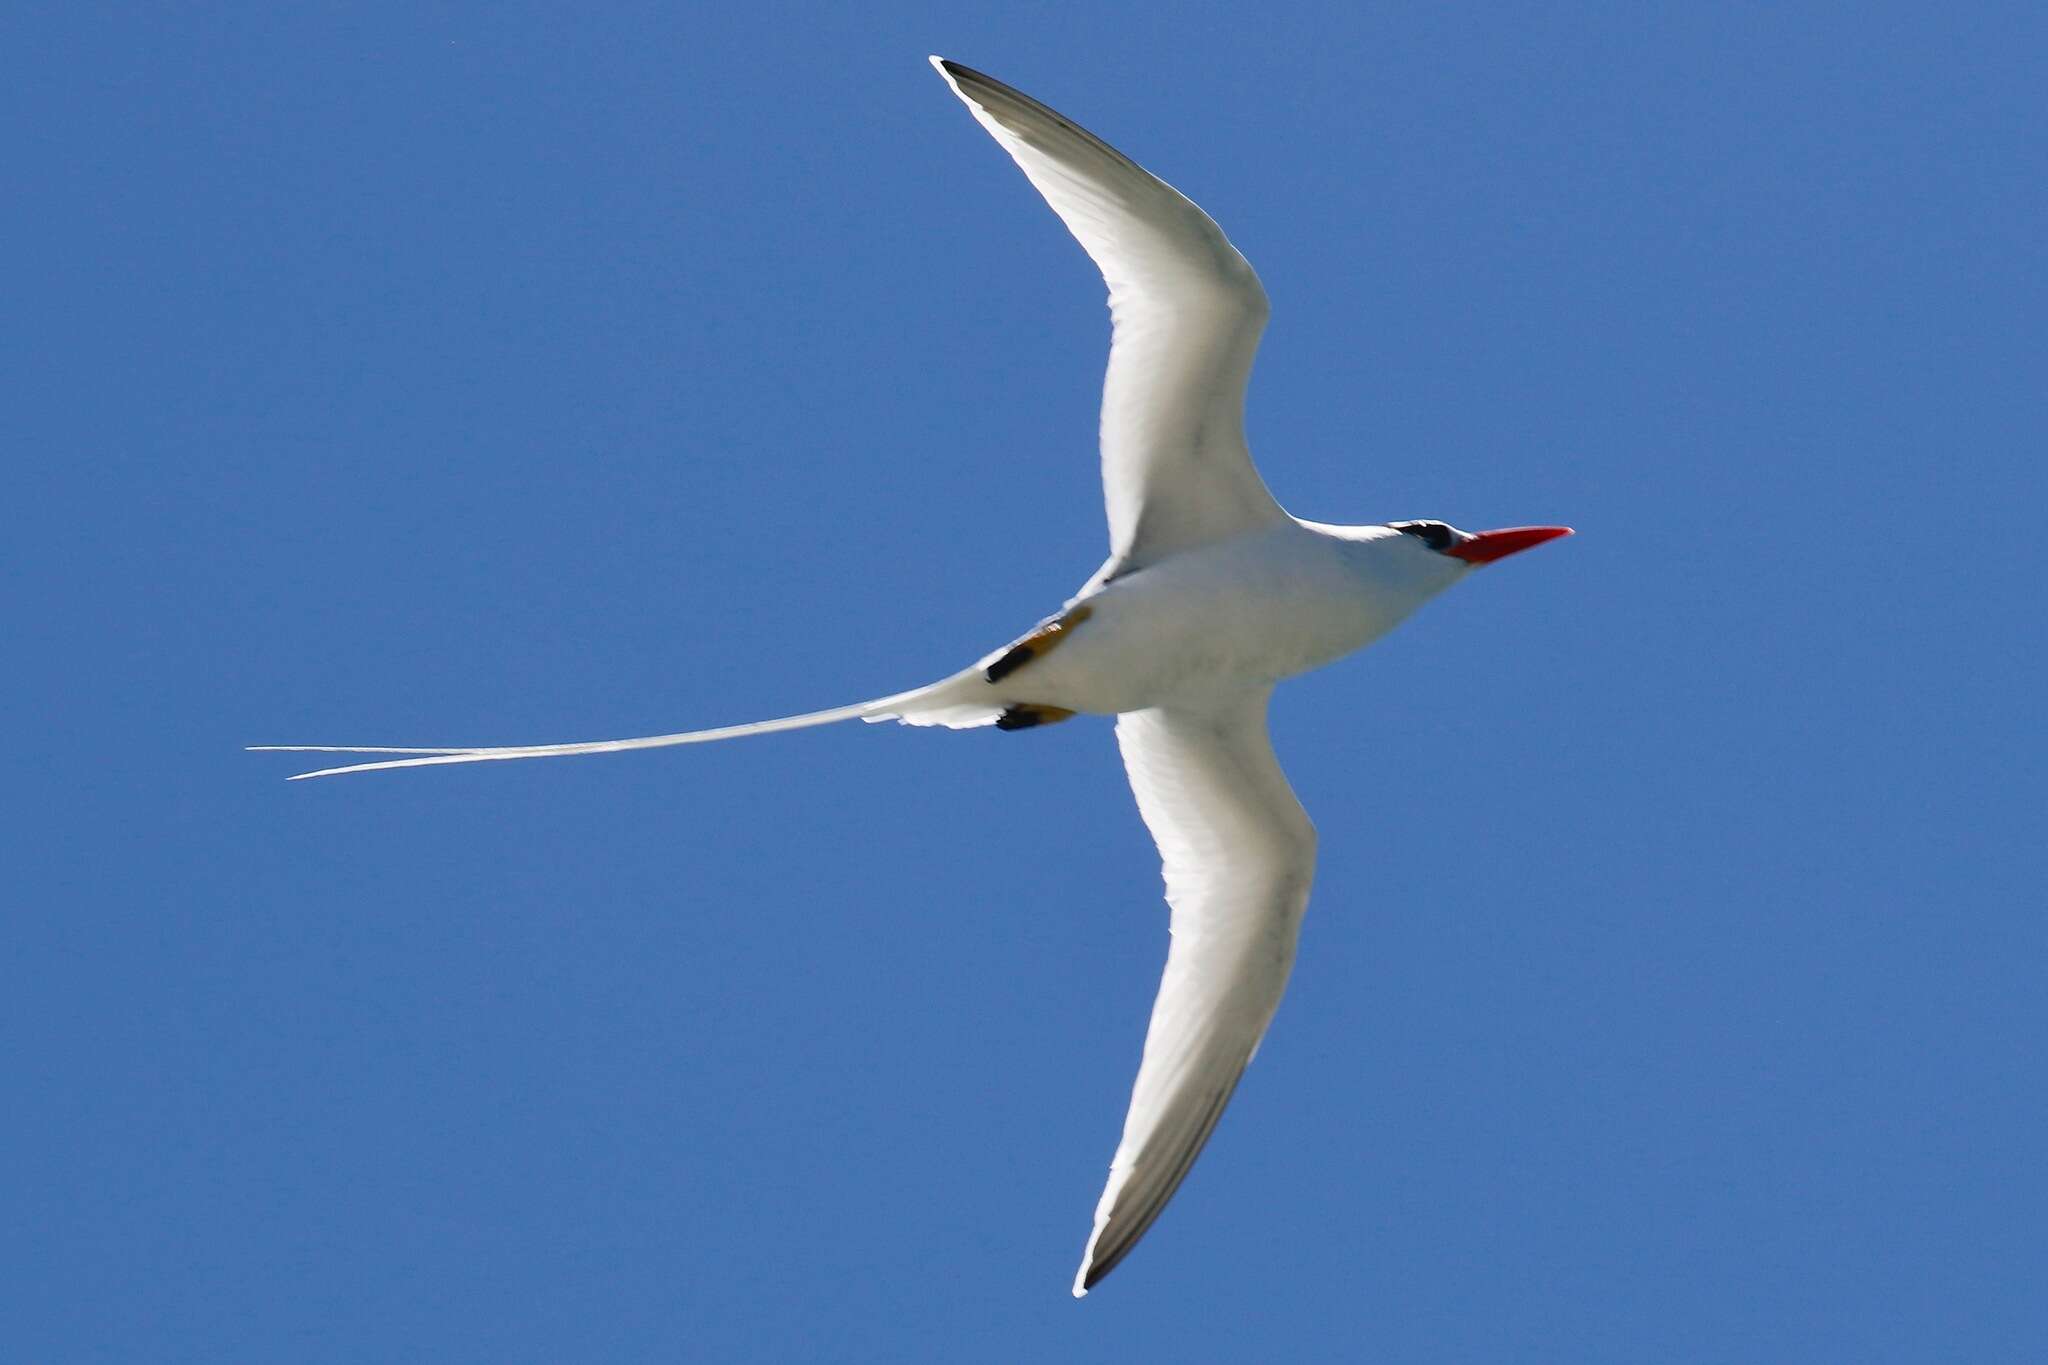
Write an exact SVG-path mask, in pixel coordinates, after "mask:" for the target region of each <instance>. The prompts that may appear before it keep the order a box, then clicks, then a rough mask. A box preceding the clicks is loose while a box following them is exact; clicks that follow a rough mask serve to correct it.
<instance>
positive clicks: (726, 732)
mask: <svg viewBox="0 0 2048 1365" xmlns="http://www.w3.org/2000/svg"><path fill="white" fill-rule="evenodd" d="M988 690H989V689H988V685H987V682H986V680H985V679H984V678H983V677H982V674H981V670H980V669H979V668H970V669H968V670H966V671H965V672H962V673H956V674H954V675H953V676H952V677H950V678H945V679H942V680H940V681H939V682H935V683H933V684H931V685H930V686H929V687H920V688H917V689H915V690H913V691H910V692H899V693H897V694H896V695H895V696H891V697H877V698H876V699H875V700H873V701H864V702H856V703H854V704H853V705H852V706H839V707H834V708H833V709H832V710H829V711H810V712H806V713H805V714H803V715H800V716H781V717H778V718H776V719H774V720H757V721H754V722H752V723H750V724H747V725H726V726H721V727H719V728H717V729H714V730H683V731H679V732H677V733H676V734H672V735H643V736H640V737H639V738H636V739H601V740H593V741H590V742H588V743H583V744H525V745H498V746H493V747H487V748H459V747H455V746H452V745H451V746H448V747H445V748H402V747H399V746H396V745H377V744H252V745H250V746H249V751H250V752H251V753H266V754H275V753H291V754H406V755H411V757H406V758H387V759H380V760H378V761H376V762H374V763H349V764H344V765H342V766H340V767H335V768H320V769H318V770H316V771H314V772H306V773H294V774H293V775H292V776H291V778H290V779H288V780H290V781H293V782H298V781H301V780H303V779H305V778H309V777H336V776H339V775H340V774H342V773H373V772H381V771H383V770H384V769H387V768H430V767H434V766H436V765H438V764H443V763H496V762H500V761H503V760H506V759H514V758H565V757H568V756H570V755H574V754H616V753H623V752H625V751H626V750H629V749H666V748H669V747H670V746H672V745H677V744H709V743H711V742H712V741H714V740H721V739H740V738H742V737H744V736H747V735H772V734H774V733H776V732H777V731H780V730H805V729H809V728H810V727H812V726H814V725H833V724H837V723H838V722H840V721H847V720H866V721H883V720H896V721H901V722H903V723H904V724H906V725H944V726H949V727H951V728H953V729H965V728H968V727H971V726H977V725H993V724H994V723H995V720H996V717H997V716H998V715H1000V714H1001V713H1002V709H1003V706H1004V703H1003V702H1001V701H998V700H996V699H994V698H993V697H989V696H986V695H980V696H977V695H976V693H977V692H979V693H983V694H986V693H987V692H988Z"/></svg>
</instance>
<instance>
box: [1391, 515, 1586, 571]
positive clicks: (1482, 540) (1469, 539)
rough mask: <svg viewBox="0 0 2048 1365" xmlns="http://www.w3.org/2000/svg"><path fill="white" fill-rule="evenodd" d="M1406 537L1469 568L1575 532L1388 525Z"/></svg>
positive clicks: (1429, 523) (1542, 528)
mask: <svg viewBox="0 0 2048 1365" xmlns="http://www.w3.org/2000/svg"><path fill="white" fill-rule="evenodd" d="M1387 524H1388V525H1389V526H1391V527H1393V528H1394V529H1395V530H1396V531H1399V532H1400V533H1401V534H1402V535H1404V536H1407V537H1409V538H1410V539H1412V540H1414V541H1415V542H1416V543H1417V544H1419V545H1421V546H1422V547H1423V548H1425V549H1427V550H1429V551H1431V552H1432V553H1434V554H1440V555H1444V556H1446V557H1448V558H1450V559H1459V560H1463V561H1464V562H1465V563H1466V564H1468V565H1479V564H1491V563H1493V562H1494V561H1495V560H1496V559H1506V558H1507V557H1508V556H1509V555H1512V554H1519V553H1521V552H1522V551H1523V550H1526V549H1528V548H1529V547H1531V546H1532V545H1541V544H1542V543H1543V542H1544V541H1546V540H1556V539H1557V538H1558V537H1559V536H1568V535H1570V534H1571V533H1572V528H1571V527H1569V526H1509V527H1506V528H1505V529H1502V530H1499V531H1460V530H1459V529H1458V528H1457V527H1455V526H1453V525H1451V524H1450V523H1449V522H1444V521H1393V522H1388V523H1387Z"/></svg>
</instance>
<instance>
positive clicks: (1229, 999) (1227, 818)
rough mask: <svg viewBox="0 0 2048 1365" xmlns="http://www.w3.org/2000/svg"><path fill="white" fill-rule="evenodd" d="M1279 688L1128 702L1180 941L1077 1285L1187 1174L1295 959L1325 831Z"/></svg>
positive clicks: (1121, 737)
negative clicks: (1317, 823)
mask: <svg viewBox="0 0 2048 1365" xmlns="http://www.w3.org/2000/svg"><path fill="white" fill-rule="evenodd" d="M1271 694H1272V689H1271V688H1270V687H1267V688H1261V689H1258V690H1257V691H1254V692H1248V693H1244V694H1241V695H1237V696H1233V697H1230V698H1227V699H1219V700H1218V701H1217V702H1216V703H1215V704H1213V705H1209V706H1201V707H1177V708H1162V709H1156V710H1151V711H1133V712H1129V713H1127V714H1125V715H1122V716H1119V717H1118V718H1117V723H1116V737H1117V743H1118V744H1119V746H1120V747H1121V748H1122V749H1123V754H1124V766H1125V768H1126V769H1127V770H1128V771H1129V773H1130V779H1131V790H1132V791H1133V792H1134V793H1136V795H1137V798H1138V811H1139V813H1140V814H1141V815H1143V816H1144V818H1145V824H1146V827H1147V828H1149V829H1150V830H1151V831H1152V837H1153V839H1154V840H1155V841H1156V842H1157V843H1158V845H1159V855H1160V860H1161V862H1162V864H1163V865H1164V870H1165V875H1166V899H1167V902H1168V904H1170V905H1171V906H1172V907H1173V943H1172V946H1171V948H1170V949H1169V950H1168V952H1167V956H1166V974H1165V976H1164V977H1163V978H1162V979H1161V980H1160V983H1159V997H1158V999H1157V1001H1156V1002H1155V1003H1154V1004H1153V1006H1152V1023H1151V1025H1150V1027H1149V1028H1148V1029H1147V1031H1146V1034H1145V1055H1144V1061H1143V1062H1142V1063H1141V1064H1140V1066H1139V1068H1138V1080H1137V1084H1136V1085H1135V1086H1134V1087H1133V1088H1132V1091H1131V1107H1130V1112H1129V1113H1128V1115H1126V1117H1125V1119H1124V1132H1123V1140H1122V1141H1121V1142H1120V1143H1119V1144H1118V1145H1117V1149H1116V1156H1115V1158H1114V1159H1113V1160H1112V1161H1111V1163H1110V1168H1109V1184H1108V1186H1107V1188H1105V1189H1104V1190H1103V1192H1102V1200H1101V1202H1100V1203H1099V1204H1098V1205H1097V1206H1096V1210H1095V1229H1094V1232H1093V1233H1092V1234H1091V1236H1090V1237H1089V1239H1088V1249H1087V1252H1086V1253H1085V1254H1084V1255H1083V1257H1082V1260H1081V1270H1080V1273H1079V1275H1078V1276H1076V1278H1075V1281H1074V1294H1075V1296H1076V1297H1079V1296H1080V1295H1082V1294H1085V1293H1087V1292H1088V1290H1089V1289H1090V1288H1091V1287H1093V1286H1094V1284H1095V1282H1096V1281H1097V1280H1100V1279H1101V1278H1102V1277H1103V1276H1104V1275H1107V1274H1108V1273H1109V1272H1110V1271H1111V1270H1112V1269H1114V1268H1115V1266H1116V1264H1117V1262H1119V1261H1121V1260H1122V1259H1123V1258H1124V1257H1125V1256H1126V1255H1128V1254H1129V1253H1130V1250H1131V1248H1132V1247H1133V1246H1134V1245H1136V1243H1137V1241H1138V1239H1139V1238H1140V1237H1143V1236H1144V1235H1145V1231H1146V1229H1148V1228H1150V1227H1151V1226H1152V1223H1153V1220H1155V1219H1156V1218H1158V1216H1159V1212H1160V1210H1161V1209H1163V1208H1165V1207H1166V1202H1167V1200H1169V1199H1171V1198H1172V1197H1173V1192H1174V1191H1175V1190H1176V1189H1178V1188H1179V1187H1180V1182H1181V1180H1182V1179H1183V1178H1185V1177H1186V1175H1187V1173H1188V1168H1189V1167H1190V1166H1192V1165H1193V1164H1194V1160H1195V1157H1196V1156H1197V1155H1198V1154H1200V1152H1201V1150H1202V1145H1203V1144H1204V1143H1205V1142H1207V1141H1208V1139H1209V1133H1210V1130H1212V1129H1213V1128H1214V1127H1215V1126H1216V1120H1217V1118H1218V1117H1219V1116H1221V1114H1222V1113H1223V1107H1224V1105H1226V1104H1228V1103H1229V1101H1230V1096H1231V1092H1232V1091H1234V1090H1235V1089H1236V1088H1237V1082H1238V1078H1239V1076H1241V1075H1242V1074H1243V1072H1244V1068H1245V1065H1246V1064H1247V1063H1248V1062H1250V1061H1251V1058H1252V1054H1253V1053H1254V1052H1255V1051H1257V1049H1258V1046H1259V1039H1260V1038H1262V1037H1264V1036H1265V1032H1266V1025H1267V1024H1268V1023H1270V1022H1271V1021H1272V1018H1273V1011H1274V1010H1275V1008H1277V1007H1278V1005H1279V1003H1280V994H1281V992H1282V991H1283V990H1285V989H1286V986H1287V977H1288V973H1289V972H1290V971H1291V970H1292V969H1293V966H1294V948H1295V943H1296V941H1297V939H1298V937H1299V935H1300V930H1301V916H1302V911H1303V910H1304V909H1305V908H1306V907H1307V905H1308V892H1309V883H1310V881H1311V880H1312V879H1313V877H1314V875H1315V856H1316V834H1315V827H1314V826H1313V825H1311V824H1310V823H1309V819H1308V816H1307V814H1306V813H1304V812H1303V810H1302V808H1301V803H1300V802H1299V801H1297V800H1296V799H1295V797H1294V792H1293V789H1292V788H1290V787H1289V786H1288V785H1287V778H1286V776H1285V775H1284V774H1283V773H1282V772H1281V771H1280V765H1279V763H1278V762H1277V761H1276V760H1275V759H1274V757H1273V746H1272V743H1271V741H1270V740H1269V739H1268V738H1267V734H1266V701H1267V698H1268V697H1269V696H1271Z"/></svg>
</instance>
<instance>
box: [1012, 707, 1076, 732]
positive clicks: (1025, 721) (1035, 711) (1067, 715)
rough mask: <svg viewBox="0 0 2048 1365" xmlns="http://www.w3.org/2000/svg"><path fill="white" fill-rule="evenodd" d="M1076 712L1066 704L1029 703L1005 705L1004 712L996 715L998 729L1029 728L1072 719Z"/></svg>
mask: <svg viewBox="0 0 2048 1365" xmlns="http://www.w3.org/2000/svg"><path fill="white" fill-rule="evenodd" d="M1074 714H1075V713H1074V712H1072V711H1069V710H1068V709H1067V708H1066V707H1064V706H1032V705H1029V704H1028V703H1026V704H1020V705H1017V706H1005V707H1004V708H1003V713H1002V714H1001V715H1000V716H997V717H996V729H998V730H1029V729H1031V728H1032V727H1033V726H1035V725H1057V724H1059V723H1060V722H1061V721H1063V720H1072V719H1073V718H1074Z"/></svg>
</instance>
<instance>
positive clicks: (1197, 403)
mask: <svg viewBox="0 0 2048 1365" xmlns="http://www.w3.org/2000/svg"><path fill="white" fill-rule="evenodd" d="M932 65H933V66H935V67H937V68H938V70H939V74H940V75H942V76H944V77H945V78H946V82H947V84H948V85H950V86H952V88H953V93H954V94H956V95H958V96H959V97H960V98H961V100H963V101H964V102H965V103H966V105H967V107H968V109H969V110H971V111H972V112H973V114H974V117H975V118H976V119H978V120H979V121H980V122H981V125H982V126H983V127H984V128H986V129H988V131H989V132H990V133H991V134H993V135H994V137H995V139H996V141H997V142H999V143H1001V144H1002V145H1003V149H1004V150H1005V151H1007V152H1009V154H1010V155H1011V156H1012V157H1014V158H1015V159H1016V161H1017V164H1018V165H1019V166H1021V167H1023V169H1024V174H1025V175H1026V176H1028V177H1029V178H1030V180H1031V183H1032V184H1033V185H1034V186H1036V187H1037V189H1038V192H1039V193H1040V194H1042V195H1044V196H1045V200H1046V202H1047V203H1048V204H1050V205H1052V209H1053V212H1055V213H1057V214H1058V215H1059V216H1060V219H1061V221H1063V222H1065V223H1066V225H1067V228H1068V230H1069V231H1071V232H1072V233H1073V234H1074V236H1075V237H1076V238H1077V239H1078V240H1079V241H1080V243H1081V246H1082V247H1083V248H1084V249H1085V250H1086V251H1087V252H1088V254H1089V256H1090V257H1092V258H1093V259H1094V261H1095V264H1096V265H1097V266H1098V267H1099V268H1100V269H1101V271H1102V278H1103V281H1104V282H1105V283H1106V284H1108V286H1109V312H1110V319H1111V321H1112V323H1113V336H1112V339H1111V342H1110V349H1109V373H1108V375H1107V376H1106V377H1105V378H1104V381H1103V390H1102V486H1103V497H1104V500H1105V501H1106V502H1107V503H1108V508H1109V539H1110V563H1111V570H1110V572H1111V573H1112V574H1115V573H1125V572H1130V571H1133V570H1136V569H1140V568H1143V567H1145V566H1146V565H1147V564H1152V563H1156V562H1158V561H1159V560H1160V559H1163V558H1165V557H1166V556H1168V555H1171V554H1174V553H1177V552H1179V551H1181V550H1185V549H1190V548H1192V547H1194V546H1197V545H1206V544H1210V543H1212V542H1214V541H1217V540H1222V539H1226V538H1228V537H1230V536H1234V535H1237V534H1240V533H1241V532H1245V531H1249V530H1253V529H1256V528H1258V527H1260V526H1264V525H1268V524H1272V523H1275V522H1279V521H1284V520H1286V516H1287V514H1286V513H1285V512H1283V511H1281V510H1280V506H1279V504H1278V503H1276V502H1274V501H1273V495H1272V494H1271V493H1269V492H1267V491H1266V486H1265V484H1264V483H1263V482H1261V480H1260V479H1259V475H1258V471H1257V470H1256V469H1254V468H1253V467H1252V461H1251V454H1250V452H1249V451H1248V450H1247V449H1246V447H1245V440H1244V392H1245V383H1246V381H1247V380H1248V379H1249V378H1250V376H1251V368H1252V355H1253V353H1254V352H1255V351H1256V350H1257V349H1258V345H1259V333H1260V332H1261V331H1263V330H1264V329H1265V325H1266V311H1267V308H1266V291H1265V290H1264V289H1262V288H1261V287H1260V285H1259V277H1258V276H1257V275H1255V274H1253V273H1252V268H1251V266H1250V265H1249V264H1247V263H1246V261H1245V259H1244V257H1243V256H1241V255H1239V254H1238V252H1237V248H1235V247H1233V246H1232V245H1231V244H1230V241H1229V239H1228V238H1226V237H1224V235H1223V232H1222V229H1220V228H1218V227H1217V226H1216V224H1215V223H1213V222H1211V221H1210V219H1209V216H1208V215H1207V214H1205V213H1203V212H1202V211H1201V210H1200V209H1199V208H1197V207H1195V205H1193V204H1192V203H1190V202H1188V200H1187V199H1186V198H1184V197H1183V196H1182V195H1181V194H1180V193H1179V192H1178V191H1176V190H1175V189H1174V188H1173V187H1172V186H1171V185H1168V184H1167V183H1166V182H1165V181H1163V180H1160V179H1158V178H1157V177H1155V176H1153V175H1151V174H1150V173H1148V172H1147V171H1145V170H1144V169H1143V168H1142V167H1140V166H1139V165H1138V164H1137V163H1136V162H1134V161H1132V160H1130V159H1129V158H1128V157H1126V156H1124V155H1123V154H1122V153H1121V152H1119V151H1117V150H1116V149H1115V148H1114V147H1111V146H1110V145H1109V144H1108V143H1106V142H1104V141H1102V140H1101V139H1100V138H1098V137H1096V136H1094V135H1093V134H1092V133H1089V132H1088V131H1087V130H1085V129H1083V128H1081V127H1079V126H1077V125H1076V124H1074V123H1073V122H1072V121H1070V120H1068V119H1066V118H1063V117H1061V116H1060V115H1059V114H1057V113H1055V112H1054V111H1052V110H1051V109H1048V108H1046V107H1045V106H1044V105H1042V104H1040V103H1039V102H1038V101H1036V100H1034V99H1032V98H1031V97H1030V96H1028V95H1024V94H1020V93H1019V92H1017V91H1015V90H1012V89H1011V88H1010V87H1009V86H1007V85H1004V84H1003V83H1002V82H1001V81H998V80H994V79H992V78H990V77H988V76H984V75H982V74H981V73H980V72H978V71H975V70H973V69H971V68H969V67H965V66H962V65H960V64H959V63H958V62H949V61H946V60H945V59H944V58H941V57H934V58H932Z"/></svg>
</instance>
